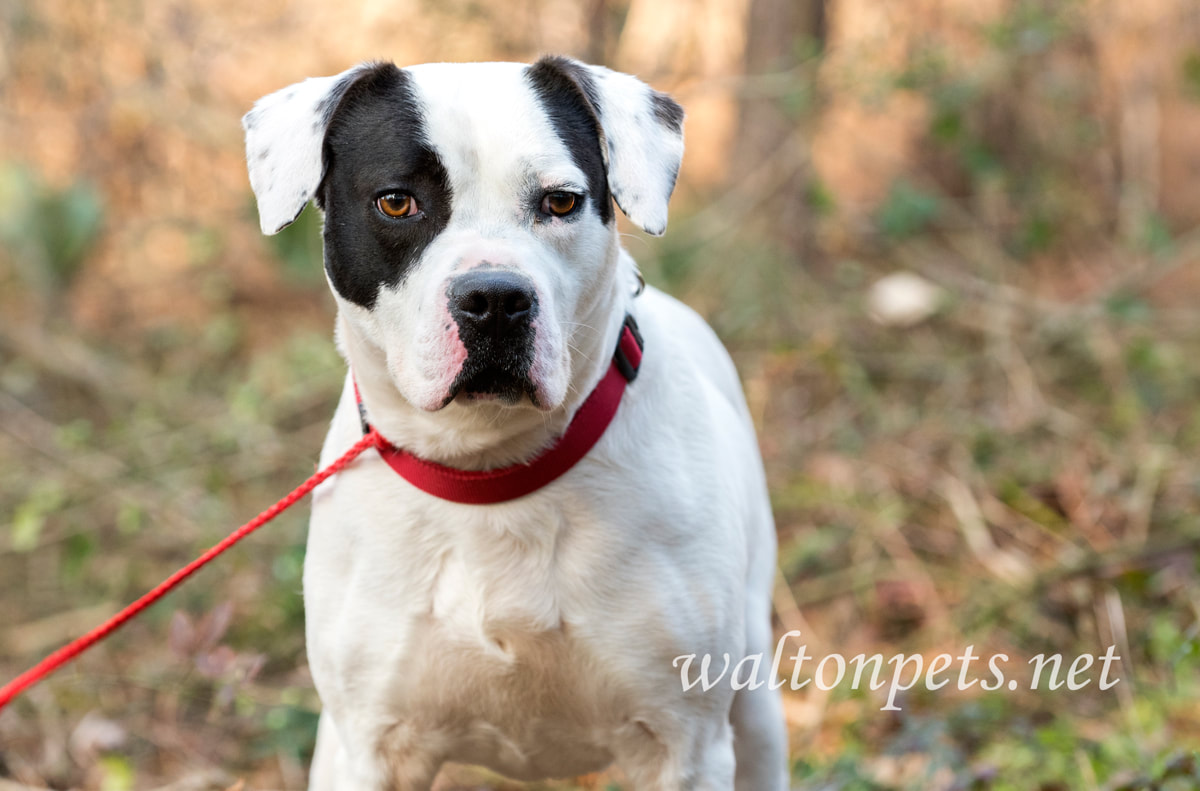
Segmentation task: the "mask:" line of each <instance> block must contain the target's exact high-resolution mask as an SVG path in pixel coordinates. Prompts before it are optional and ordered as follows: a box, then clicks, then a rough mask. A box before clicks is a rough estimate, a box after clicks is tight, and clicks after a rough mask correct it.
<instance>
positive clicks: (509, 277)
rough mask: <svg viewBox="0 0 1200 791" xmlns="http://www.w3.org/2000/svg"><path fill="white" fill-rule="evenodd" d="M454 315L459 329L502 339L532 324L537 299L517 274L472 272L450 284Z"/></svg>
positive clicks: (526, 283)
mask: <svg viewBox="0 0 1200 791" xmlns="http://www.w3.org/2000/svg"><path fill="white" fill-rule="evenodd" d="M448 296H449V297H450V314H451V315H452V316H453V317H454V320H455V321H457V322H458V324H459V326H460V327H462V326H465V325H469V326H471V327H474V328H475V329H477V330H478V331H480V332H483V333H487V334H489V335H492V336H494V337H501V336H503V335H505V334H507V333H508V332H510V331H511V330H513V329H515V328H517V327H520V326H522V325H525V324H528V323H529V320H530V318H532V313H533V310H534V304H535V302H536V299H537V298H536V297H535V296H534V293H533V284H532V283H530V282H529V281H528V280H527V279H525V278H524V277H521V276H520V275H518V274H516V273H514V272H504V271H497V270H494V269H493V270H484V271H475V272H468V273H466V274H465V275H460V276H459V277H457V278H455V279H454V281H453V282H452V283H451V285H450V290H449V294H448Z"/></svg>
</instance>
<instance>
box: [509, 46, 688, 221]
mask: <svg viewBox="0 0 1200 791" xmlns="http://www.w3.org/2000/svg"><path fill="white" fill-rule="evenodd" d="M533 68H534V69H538V68H543V69H557V70H558V71H561V72H562V73H564V74H566V75H567V76H568V77H570V78H571V79H572V80H573V81H574V82H575V83H576V85H577V86H578V87H579V89H580V91H581V92H582V93H583V95H584V96H585V97H586V98H587V101H588V103H589V104H590V105H591V106H592V110H593V111H594V112H595V113H596V119H597V121H598V122H599V126H600V137H601V139H600V151H601V154H602V155H603V157H604V164H605V167H606V168H607V169H608V188H609V190H611V191H612V195H613V198H614V199H615V200H616V202H617V205H618V206H620V207H621V211H623V212H625V216H626V217H628V218H629V219H630V221H632V222H633V223H634V224H635V225H637V226H638V227H639V228H641V229H642V230H643V231H645V232H646V233H648V234H651V235H652V236H661V235H662V234H663V232H664V231H665V230H666V229H667V202H668V201H669V200H670V198H671V193H672V192H673V191H674V190H675V179H676V178H677V177H678V175H679V165H680V162H681V161H682V160H683V108H682V107H680V106H679V104H678V103H676V101H675V100H674V99H672V98H671V97H670V96H667V95H666V94H665V93H659V92H658V91H656V90H654V89H653V88H651V87H650V86H649V85H647V84H646V83H644V82H642V81H641V80H639V79H637V78H636V77H632V76H630V75H628V74H622V73H621V72H616V71H612V70H611V69H606V68H604V67H603V66H589V65H587V64H584V63H580V62H578V61H575V60H571V59H569V58H563V57H555V56H549V57H545V58H542V59H541V60H540V61H538V62H537V63H536V64H534V66H533Z"/></svg>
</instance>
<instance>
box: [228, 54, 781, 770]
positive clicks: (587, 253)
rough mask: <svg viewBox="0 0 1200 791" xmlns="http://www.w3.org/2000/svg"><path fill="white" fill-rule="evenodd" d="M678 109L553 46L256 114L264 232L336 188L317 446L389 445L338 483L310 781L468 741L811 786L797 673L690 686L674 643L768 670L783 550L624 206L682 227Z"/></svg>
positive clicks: (309, 570) (313, 85) (441, 756)
mask: <svg viewBox="0 0 1200 791" xmlns="http://www.w3.org/2000/svg"><path fill="white" fill-rule="evenodd" d="M682 122H683V112H682V110H681V109H680V107H679V105H677V104H676V103H675V102H674V101H673V100H671V99H670V98H669V97H667V96H665V95H664V94H661V93H658V92H656V91H654V90H652V89H650V88H649V87H648V86H646V85H645V84H643V83H642V82H640V81H638V80H637V79H634V78H633V77H630V76H628V75H624V74H619V73H616V72H613V71H609V70H608V69H604V68H600V67H595V66H587V65H584V64H581V63H578V62H575V61H572V60H568V59H565V58H555V57H550V58H545V59H543V60H541V61H539V62H537V63H535V64H534V65H532V66H528V65H524V64H510V63H479V64H430V65H424V66H415V67H412V68H405V69H400V68H397V67H395V66H393V65H391V64H383V63H367V64H362V65H359V66H356V67H355V68H353V69H350V70H349V71H346V72H344V73H342V74H339V75H336V76H333V77H324V78H316V79H309V80H305V81H304V82H301V83H298V84H296V85H293V86H292V87H290V88H285V89H283V90H281V91H278V92H277V93H273V94H270V95H269V96H266V97H264V98H263V99H261V100H260V101H259V102H258V103H257V104H256V105H255V107H254V109H253V110H252V111H251V112H250V113H248V114H247V115H246V117H245V119H244V126H245V129H246V150H247V159H248V162H249V170H250V183H251V185H252V186H253V188H254V192H255V194H256V196H257V198H258V207H259V213H260V217H261V220H262V229H263V231H264V232H265V233H268V234H272V233H275V232H277V231H279V230H280V229H282V228H283V227H285V226H286V225H288V224H289V223H290V222H292V221H293V220H294V219H295V218H296V217H297V216H298V215H299V213H300V212H301V211H302V210H303V208H304V206H305V205H306V204H307V203H308V201H309V200H310V199H315V201H316V203H317V206H318V207H320V208H321V209H322V210H323V211H324V213H325V229H324V239H325V271H326V274H327V276H328V279H329V284H330V286H331V287H332V289H333V293H334V297H335V298H336V301H337V306H338V318H337V331H336V335H337V341H338V345H339V348H340V350H341V352H342V354H343V355H344V356H345V358H346V361H347V362H348V363H349V368H350V372H349V374H348V376H347V380H346V386H345V390H344V392H343V394H342V400H341V403H340V405H339V406H338V409H337V413H336V414H335V416H334V419H333V425H332V428H331V430H330V432H329V436H328V439H327V441H326V444H325V449H324V452H323V454H322V464H324V463H328V462H329V461H332V460H333V459H334V458H336V457H337V456H338V455H340V454H341V453H342V452H343V451H344V450H345V449H346V448H348V447H350V446H351V445H352V444H353V443H354V442H356V441H357V440H358V439H359V438H360V437H361V436H362V434H363V431H364V430H367V427H368V421H369V425H371V426H373V427H374V429H375V430H376V431H378V433H379V434H380V435H381V436H382V437H383V438H385V439H386V442H384V443H381V445H380V448H379V453H378V454H376V452H375V451H374V450H369V451H367V453H366V454H365V455H364V456H363V457H362V458H360V459H359V460H358V461H357V462H355V463H354V464H353V465H352V466H351V467H349V468H348V469H347V470H346V471H345V472H343V473H341V474H340V475H337V476H335V477H334V478H332V479H331V480H330V481H328V482H326V483H325V484H323V485H322V486H321V487H320V488H319V489H318V490H317V491H316V494H315V496H314V501H313V515H312V525H311V531H310V534H309V538H308V554H307V560H306V564H305V572H304V600H305V606H306V608H307V619H308V621H307V631H308V658H309V662H310V664H311V667H312V674H313V678H314V679H315V682H316V686H317V689H318V691H319V692H320V695H321V700H322V702H323V704H324V712H323V714H322V717H321V725H320V728H319V733H318V741H317V750H316V756H315V758H314V762H313V771H312V779H311V787H312V789H314V791H329V790H331V789H338V790H339V791H383V790H384V789H400V790H401V791H410V790H414V789H428V788H429V787H430V784H431V783H432V782H433V779H434V776H435V775H436V774H437V772H438V769H439V767H440V766H441V765H442V763H443V762H445V761H456V762H463V763H473V764H482V765H485V766H488V767H491V768H492V769H494V770H496V771H499V772H502V773H504V774H506V775H509V776H511V777H514V778H519V779H538V778H547V777H563V776H570V775H577V774H584V773H588V772H592V771H596V770H599V769H601V768H603V767H605V766H607V765H609V764H610V763H616V764H617V765H618V766H620V767H621V768H622V769H623V771H624V772H625V774H626V775H627V776H628V778H629V779H630V782H631V784H632V786H633V788H635V789H654V790H656V791H659V790H661V791H668V790H669V791H676V790H678V789H721V790H722V791H726V790H727V789H732V788H736V789H737V791H778V790H779V789H783V788H785V787H786V768H785V763H786V734H785V727H784V721H783V714H782V707H781V702H780V699H779V697H778V693H777V692H775V691H772V690H771V689H770V687H769V686H758V687H757V688H754V689H750V688H746V689H739V690H737V691H735V690H734V688H733V686H732V685H730V684H729V683H728V679H727V680H726V683H724V684H718V685H716V686H713V687H712V688H711V689H709V690H707V691H704V690H703V689H702V687H701V686H694V687H691V688H690V689H687V690H685V689H684V685H683V684H682V683H681V678H680V669H679V667H680V665H679V662H678V661H677V657H681V656H683V655H689V654H690V655H697V656H703V655H705V654H709V655H712V657H713V662H714V663H715V666H716V667H717V668H720V667H721V666H722V664H723V660H722V657H723V655H726V654H728V655H729V657H730V658H731V661H732V662H733V663H736V662H738V661H739V660H741V659H742V658H744V657H746V656H748V655H751V654H762V655H763V657H764V659H763V662H764V664H768V663H769V662H770V657H771V654H772V632H771V622H770V591H771V587H772V582H773V579H774V570H775V534H774V526H773V521H772V516H771V511H770V506H769V503H768V499H767V491H766V485H765V481H764V476H763V470H762V462H761V459H760V457H759V454H758V450H757V447H756V443H755V437H754V431H753V427H752V425H751V421H750V418H749V415H748V413H747V409H746V405H745V401H744V400H743V397H742V393H741V389H740V385H739V383H738V378H737V374H736V372H735V371H734V367H733V365H732V363H731V362H730V359H729V357H728V355H727V354H726V352H725V350H724V349H723V348H722V346H721V344H720V342H719V341H718V340H717V338H716V336H715V335H714V334H713V332H712V331H711V330H710V329H709V328H708V326H707V325H706V324H705V323H704V322H703V320H701V319H700V318H699V317H698V316H697V315H696V314H695V313H693V312H692V311H691V310H689V309H688V308H686V307H684V306H683V305H682V304H680V303H679V302H676V301H675V300H674V299H672V298H670V297H668V296H666V295H664V294H662V293H661V292H659V291H657V290H655V289H653V288H647V289H645V290H644V293H642V289H641V288H640V287H639V282H640V276H639V274H638V272H637V268H636V265H635V263H634V262H633V260H632V259H631V258H630V257H629V255H628V254H627V253H626V252H625V251H624V250H623V249H622V248H621V245H620V240H619V238H618V233H617V225H616V221H615V218H614V210H613V201H614V199H615V202H616V203H617V205H618V206H620V208H621V209H622V210H623V211H624V212H625V214H626V215H627V216H628V217H629V219H630V220H631V221H632V222H633V223H635V224H636V225H638V226H640V227H641V228H642V229H644V230H645V231H647V232H648V233H651V234H655V235H658V234H661V233H662V232H663V231H664V229H665V228H666V224H667V202H668V199H669V198H670V195H671V192H672V189H673V187H674V185H675V177H676V174H677V172H678V170H679V164H680V158H681V156H682V154H683V135H682ZM639 328H640V335H639V334H638V329H639ZM639 361H640V364H639ZM398 473H399V474H398ZM697 664H698V663H697ZM735 778H736V779H735Z"/></svg>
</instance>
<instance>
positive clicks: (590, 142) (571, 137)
mask: <svg viewBox="0 0 1200 791" xmlns="http://www.w3.org/2000/svg"><path fill="white" fill-rule="evenodd" d="M525 78H526V80H527V81H528V82H529V85H530V87H531V88H532V89H533V93H534V95H535V96H536V97H537V99H538V101H539V103H540V104H541V105H542V109H543V110H544V111H545V113H546V116H547V118H549V119H550V123H551V125H552V126H553V127H554V131H555V132H556V133H557V134H558V138H559V139H560V140H561V141H562V143H563V146H565V147H566V149H567V151H569V152H570V153H571V158H572V159H574V160H575V165H576V166H577V167H578V168H579V169H580V170H581V171H583V174H584V176H585V177H586V178H587V182H588V193H589V194H590V197H591V200H592V205H593V206H595V207H596V212H597V213H598V214H599V215H600V221H601V222H603V223H604V224H606V225H607V224H608V223H610V222H612V219H613V208H612V196H611V195H610V194H609V191H608V173H607V172H606V171H605V168H604V158H603V156H602V155H601V151H600V138H601V129H602V127H601V125H600V116H601V113H602V112H603V110H602V108H601V106H600V94H599V91H598V90H597V89H596V84H595V82H594V81H593V80H592V75H591V74H590V73H589V72H588V71H587V70H586V69H585V68H583V67H582V66H581V65H580V64H578V63H576V62H574V61H572V60H568V59H567V58H562V57H557V56H547V57H544V58H542V59H541V60H539V61H538V62H537V63H535V64H533V65H532V66H530V67H529V69H528V71H526V72H525ZM609 145H610V146H611V143H610V144H609ZM610 150H611V149H610Z"/></svg>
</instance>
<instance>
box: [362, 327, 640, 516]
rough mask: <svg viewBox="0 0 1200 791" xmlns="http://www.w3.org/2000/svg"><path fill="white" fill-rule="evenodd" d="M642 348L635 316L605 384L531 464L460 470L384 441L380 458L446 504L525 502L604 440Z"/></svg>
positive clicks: (364, 420)
mask: <svg viewBox="0 0 1200 791" xmlns="http://www.w3.org/2000/svg"><path fill="white" fill-rule="evenodd" d="M642 345H643V344H642V336H641V334H640V333H639V332H638V327H637V322H636V321H634V320H633V316H626V317H625V324H624V325H623V326H622V327H621V337H620V339H619V341H618V342H617V349H616V352H614V354H613V359H612V363H611V364H610V365H609V366H608V372H607V373H606V374H605V375H604V378H603V379H601V380H600V384H598V385H596V389H595V390H593V391H592V393H591V395H589V396H588V397H587V400H586V401H584V402H583V405H582V406H580V407H579V411H578V412H576V413H575V417H574V418H572V420H571V424H570V425H569V426H567V430H566V433H564V434H563V435H562V436H561V437H559V438H558V440H557V441H556V442H555V443H554V444H553V445H551V446H550V447H549V448H547V449H546V450H545V451H543V452H542V453H541V454H539V455H538V456H536V457H535V458H534V459H533V460H532V461H530V462H528V463H526V464H513V465H512V466H509V467H497V468H495V469H491V470H459V469H456V468H454V467H447V466H445V465H444V464H438V463H437V462H432V461H427V460H426V459H422V458H419V457H417V456H414V455H413V454H412V453H410V452H408V451H406V450H404V449H403V448H397V447H396V446H395V445H393V444H392V443H390V442H388V441H387V440H386V439H384V438H383V437H382V436H380V437H379V442H378V444H377V448H378V450H379V455H380V456H381V457H382V458H383V460H384V461H386V462H387V463H388V466H389V467H391V468H392V469H393V470H395V471H396V472H397V473H398V474H399V475H400V477H401V478H403V479H404V480H406V481H408V482H409V483H411V484H412V485H413V486H415V487H417V488H418V489H420V490H421V491H423V492H428V493H429V494H432V495H433V496H435V497H440V498H442V499H443V500H450V501H452V502H456V503H467V504H470V505H488V504H491V503H503V502H506V501H508V500H515V499H517V498H518V497H524V496H525V495H527V494H530V493H532V492H534V491H537V490H538V489H540V488H542V487H543V486H545V485H546V484H548V483H550V482H551V481H553V480H554V479H555V478H558V477H559V476H560V475H562V474H563V473H565V472H566V471H567V470H569V469H571V468H572V467H574V466H575V464H576V462H578V461H579V460H580V459H582V458H583V457H584V456H585V455H586V454H587V452H588V451H589V450H591V449H592V446H593V445H595V444H596V442H597V441H598V440H599V439H600V437H601V436H602V435H603V434H604V431H605V429H607V428H608V424H609V423H611V422H612V419H613V417H615V416H616V414H617V407H619V406H620V405H621V396H622V395H623V394H624V392H625V385H626V384H628V383H629V382H632V381H633V380H634V379H635V378H637V373H638V368H639V366H640V365H641V364H642ZM354 395H355V398H356V399H357V400H358V411H359V415H360V416H361V417H362V425H363V433H364V434H366V433H368V432H370V431H371V426H370V424H368V423H367V418H366V410H365V408H364V407H363V402H362V396H360V395H359V393H358V385H357V384H355V386H354Z"/></svg>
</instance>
